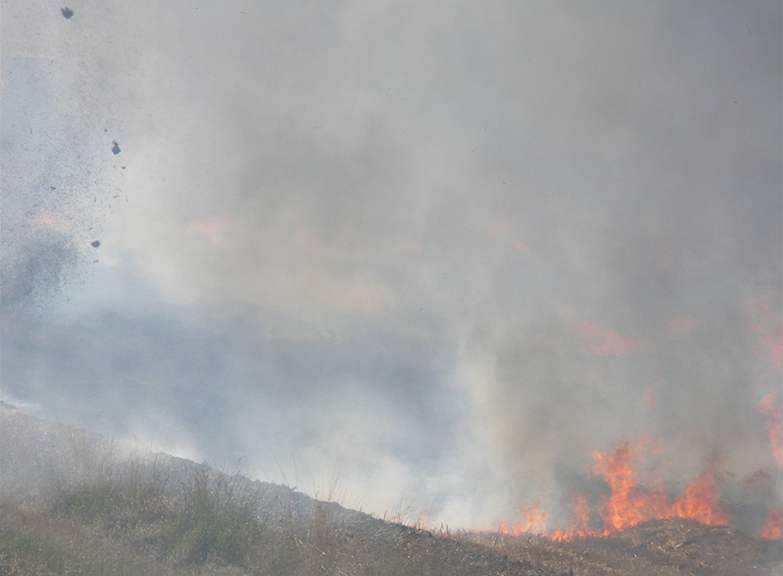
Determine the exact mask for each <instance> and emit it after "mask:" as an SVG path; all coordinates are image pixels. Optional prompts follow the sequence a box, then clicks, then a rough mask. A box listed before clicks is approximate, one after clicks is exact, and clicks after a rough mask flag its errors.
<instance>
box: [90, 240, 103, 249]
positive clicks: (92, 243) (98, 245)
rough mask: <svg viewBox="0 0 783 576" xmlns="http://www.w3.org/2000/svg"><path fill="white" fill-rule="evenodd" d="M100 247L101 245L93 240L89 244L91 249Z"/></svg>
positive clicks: (98, 241)
mask: <svg viewBox="0 0 783 576" xmlns="http://www.w3.org/2000/svg"><path fill="white" fill-rule="evenodd" d="M100 245H101V241H100V240H93V241H92V242H90V246H92V247H93V248H98V247H100Z"/></svg>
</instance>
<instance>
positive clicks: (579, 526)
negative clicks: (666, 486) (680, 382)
mask: <svg viewBox="0 0 783 576" xmlns="http://www.w3.org/2000/svg"><path fill="white" fill-rule="evenodd" d="M644 446H645V444H641V443H640V444H637V445H632V444H630V443H628V442H625V443H623V444H621V445H620V446H619V447H618V448H617V449H616V450H615V451H614V452H612V453H606V452H599V451H596V452H594V453H593V473H594V474H595V475H596V476H599V477H601V478H602V479H603V480H604V481H605V482H606V484H607V485H608V486H609V495H608V496H607V497H606V498H605V500H604V501H603V505H602V506H601V509H600V518H601V520H602V524H603V526H602V528H601V529H600V530H597V529H591V528H590V504H589V501H588V499H587V497H586V496H584V495H579V496H577V497H576V498H575V499H574V504H573V519H572V527H571V528H569V529H568V530H555V531H550V532H546V533H545V534H544V535H545V536H546V537H548V538H550V539H552V540H558V541H563V540H572V539H574V538H584V537H587V536H609V535H611V534H614V533H617V532H620V531H621V530H625V529H627V528H631V527H633V526H636V525H637V524H641V523H642V522H646V521H648V520H665V519H672V518H683V519H689V520H694V521H696V522H700V523H702V524H707V525H711V526H722V525H726V524H728V523H729V517H728V515H726V514H725V513H724V512H723V511H722V510H721V507H720V501H719V493H718V486H717V481H716V478H715V474H714V472H713V471H712V470H707V471H705V472H704V473H702V474H701V475H700V476H698V477H697V478H696V479H695V480H694V481H693V482H691V483H690V484H688V486H687V487H686V488H685V490H684V492H683V493H682V495H681V496H680V497H679V498H677V499H676V500H674V501H670V500H669V498H668V496H667V494H666V493H665V492H664V491H663V490H660V489H651V488H648V487H644V486H640V485H639V484H638V482H637V479H636V473H635V471H634V467H633V464H634V462H633V461H634V458H635V457H638V455H639V453H642V452H643V451H644ZM546 518H547V515H546V514H545V513H544V512H542V511H541V510H540V509H539V508H538V507H537V506H533V507H526V508H523V510H522V515H521V517H520V521H519V522H517V523H516V524H515V525H514V527H513V529H511V530H509V528H508V526H507V525H502V527H501V532H503V533H506V534H508V533H511V534H514V535H519V534H527V533H541V532H542V529H543V527H544V524H545V523H546Z"/></svg>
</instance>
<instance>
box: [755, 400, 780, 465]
mask: <svg viewBox="0 0 783 576" xmlns="http://www.w3.org/2000/svg"><path fill="white" fill-rule="evenodd" d="M780 404H781V403H780V400H779V397H778V393H777V392H770V393H769V394H767V395H766V396H764V398H762V399H761V402H759V412H761V413H762V414H764V416H766V417H767V436H768V437H769V444H770V447H771V448H772V454H773V455H774V456H775V459H776V460H777V461H778V463H779V464H780V465H781V466H783V409H782V408H781V405H780Z"/></svg>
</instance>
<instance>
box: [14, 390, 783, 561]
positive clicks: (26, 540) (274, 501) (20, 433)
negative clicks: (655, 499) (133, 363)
mask: <svg viewBox="0 0 783 576" xmlns="http://www.w3.org/2000/svg"><path fill="white" fill-rule="evenodd" d="M120 451H121V450H120V449H119V448H118V447H117V446H115V445H114V444H113V443H112V442H111V441H108V440H106V439H101V438H99V437H97V436H95V435H91V434H88V433H86V432H84V431H79V430H75V429H73V428H69V427H66V426H61V425H57V424H52V423H49V422H46V421H43V420H40V419H37V418H33V417H31V416H29V415H27V414H24V413H22V412H20V411H18V410H14V409H12V408H11V407H8V406H7V405H5V406H2V405H0V574H2V575H3V576H6V575H10V576H23V575H25V576H26V575H29V574H35V575H39V574H40V575H46V576H48V575H50V574H65V573H67V574H84V575H88V576H90V575H93V574H95V575H98V574H100V575H101V576H110V575H112V574H122V575H123V576H133V575H135V574H139V575H142V574H144V575H155V574H158V575H161V576H167V575H171V576H179V575H184V574H188V575H198V574H203V575H224V576H238V575H239V574H248V575H249V574H254V575H270V576H271V575H273V574H274V575H280V574H285V575H286V576H311V575H312V576H315V575H335V576H360V575H373V576H397V575H400V576H401V575H422V576H447V575H448V576H451V575H454V576H500V575H504V576H558V575H568V574H571V575H573V576H588V575H589V576H609V575H611V576H616V575H627V576H637V575H638V576H642V575H644V576H685V575H692V576H704V575H715V576H783V542H766V541H763V540H759V539H757V538H754V537H752V536H749V535H746V534H743V533H741V532H738V531H736V530H733V529H731V528H724V527H719V528H716V527H707V526H702V525H699V524H696V523H692V522H686V521H662V522H651V523H647V524H644V525H640V526H638V527H635V528H633V529H630V530H628V531H626V532H624V533H622V534H619V535H617V536H614V537H611V538H590V539H584V540H578V541H573V542H565V543H555V542H551V541H548V540H545V539H541V538H536V537H523V538H514V537H508V536H501V535H498V534H475V533H467V534H465V533H463V534H459V535H453V534H449V535H444V534H433V533H431V532H428V531H426V530H420V529H416V528H412V527H408V526H404V525H400V524H396V523H391V522H386V521H383V520H380V519H378V518H375V517H372V516H370V515H367V514H364V513H361V512H357V511H353V510H349V509H346V508H344V507H342V506H340V505H338V504H336V503H331V502H322V501H317V500H314V499H312V498H310V497H308V496H306V495H304V494H301V493H299V492H296V491H294V490H291V489H289V488H287V487H285V486H280V485H276V484H269V483H264V482H257V481H253V480H250V479H248V478H245V477H243V476H239V475H227V474H223V473H221V472H219V471H216V470H214V469H211V468H209V467H207V466H205V465H199V464H195V463H193V462H189V461H187V460H182V459H178V458H173V457H170V456H166V455H156V456H155V457H154V458H153V460H151V461H150V460H144V462H142V463H139V461H137V462H136V464H133V465H130V466H128V465H116V464H113V463H112V462H113V460H116V459H117V458H118V452H120ZM150 462H152V464H150ZM200 487H201V488H204V490H203V491H199V490H200ZM202 492H203V493H202ZM194 495H195V496H196V498H195V499H194ZM193 502H195V503H196V504H197V506H194V505H193ZM215 526H217V527H218V528H215ZM237 541H241V542H242V543H243V546H242V547H240V548H237V547H236V546H234V544H235V543H236V542H237ZM202 552H203V554H201V553H202Z"/></svg>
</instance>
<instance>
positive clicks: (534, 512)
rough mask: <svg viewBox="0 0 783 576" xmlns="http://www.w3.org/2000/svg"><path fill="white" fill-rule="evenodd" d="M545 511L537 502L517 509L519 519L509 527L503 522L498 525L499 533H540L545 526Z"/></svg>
mask: <svg viewBox="0 0 783 576" xmlns="http://www.w3.org/2000/svg"><path fill="white" fill-rule="evenodd" d="M547 517H548V515H547V513H546V512H544V511H543V510H541V508H540V507H539V505H538V504H531V505H529V506H525V507H523V508H522V509H521V510H520V511H519V520H518V521H517V522H516V523H515V524H514V525H513V526H511V527H510V528H509V526H508V524H506V523H505V522H503V523H501V525H500V533H501V534H511V535H513V536H521V535H522V534H540V533H542V532H543V531H544V527H545V526H546V520H547Z"/></svg>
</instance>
